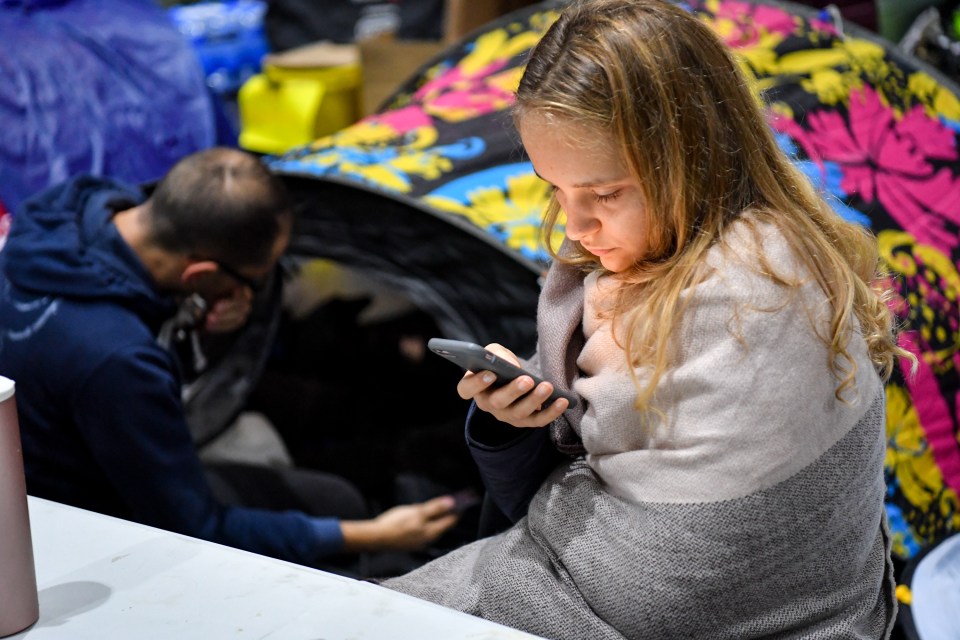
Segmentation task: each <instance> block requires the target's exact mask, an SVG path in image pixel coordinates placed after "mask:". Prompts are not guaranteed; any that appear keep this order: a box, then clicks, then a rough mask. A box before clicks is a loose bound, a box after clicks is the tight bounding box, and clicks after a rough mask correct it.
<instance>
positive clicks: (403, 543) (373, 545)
mask: <svg viewBox="0 0 960 640" xmlns="http://www.w3.org/2000/svg"><path fill="white" fill-rule="evenodd" d="M453 508H454V500H453V497H452V496H440V497H439V498H434V499H432V500H427V501H426V502H421V503H419V504H404V505H400V506H398V507H393V508H392V509H388V510H387V511H384V512H383V513H381V514H380V515H379V516H377V517H376V518H374V519H373V520H344V521H341V522H340V529H341V531H342V532H343V549H344V551H347V552H357V551H384V550H387V549H391V550H399V551H415V550H417V549H422V548H424V547H425V546H427V545H428V544H430V543H431V542H433V541H434V540H436V539H437V538H439V537H440V536H441V535H442V534H443V533H444V532H445V531H446V530H447V529H449V528H450V527H452V526H453V525H454V524H456V522H457V516H456V514H455V513H453Z"/></svg>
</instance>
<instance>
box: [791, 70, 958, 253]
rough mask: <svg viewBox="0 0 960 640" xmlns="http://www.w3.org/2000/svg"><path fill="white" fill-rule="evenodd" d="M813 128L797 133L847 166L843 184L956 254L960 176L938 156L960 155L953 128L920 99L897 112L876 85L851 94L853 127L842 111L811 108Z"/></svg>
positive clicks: (818, 154)
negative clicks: (883, 99)
mask: <svg viewBox="0 0 960 640" xmlns="http://www.w3.org/2000/svg"><path fill="white" fill-rule="evenodd" d="M808 123H809V125H810V135H807V136H801V137H797V138H796V139H797V141H798V142H799V143H800V144H801V145H803V146H804V148H805V150H806V151H807V154H808V155H809V156H810V157H811V158H813V159H814V160H815V161H826V160H832V161H834V162H836V163H837V164H839V165H840V167H841V169H842V171H843V179H842V181H841V187H842V188H843V190H844V191H846V192H847V193H849V194H851V195H853V194H856V195H859V196H860V198H862V199H863V200H864V201H865V202H874V201H879V203H880V204H881V205H882V206H883V208H884V209H885V210H886V211H887V213H889V214H890V216H891V217H892V218H893V219H894V220H896V221H897V223H898V224H899V225H900V226H901V228H902V229H903V230H905V231H907V232H909V233H910V234H911V235H913V236H914V237H915V238H916V239H917V240H918V241H919V242H921V243H924V244H929V245H931V246H933V247H935V248H937V249H938V250H940V251H942V252H943V253H946V254H947V255H949V254H950V250H951V249H952V248H953V247H955V246H956V245H957V244H958V242H960V240H958V238H957V234H956V232H955V231H951V230H948V229H947V228H946V223H947V222H950V223H952V224H954V225H957V224H960V181H958V180H957V179H956V178H955V177H954V176H953V175H952V173H951V172H950V170H949V169H947V168H940V169H937V168H936V167H935V166H934V165H933V163H932V162H931V160H948V161H953V160H956V159H957V148H956V137H955V134H954V132H953V131H952V130H951V129H949V128H948V127H946V126H944V125H943V124H941V123H940V122H939V121H937V120H934V119H931V118H929V117H928V116H927V115H926V114H925V113H924V111H923V107H922V106H920V105H917V106H915V107H913V108H912V109H911V110H910V111H908V112H907V114H906V115H905V116H904V117H903V118H901V119H900V120H897V119H896V118H895V114H894V113H893V111H892V110H891V109H890V108H889V107H887V106H884V105H883V104H882V103H881V102H880V98H879V97H878V96H877V93H876V92H875V91H874V90H873V89H872V88H870V87H865V88H864V89H863V91H860V92H857V93H853V94H851V96H850V106H849V128H848V126H847V122H846V121H845V120H844V118H843V117H842V116H841V114H840V113H838V112H837V111H828V110H822V111H815V112H812V113H810V114H809V116H808Z"/></svg>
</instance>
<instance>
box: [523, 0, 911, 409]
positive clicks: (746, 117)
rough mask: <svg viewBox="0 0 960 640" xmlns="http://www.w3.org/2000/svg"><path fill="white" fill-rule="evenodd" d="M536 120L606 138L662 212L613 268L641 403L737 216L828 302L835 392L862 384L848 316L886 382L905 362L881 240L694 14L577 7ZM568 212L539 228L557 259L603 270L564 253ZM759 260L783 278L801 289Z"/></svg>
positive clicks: (563, 18) (534, 95) (540, 65)
mask: <svg viewBox="0 0 960 640" xmlns="http://www.w3.org/2000/svg"><path fill="white" fill-rule="evenodd" d="M531 114H537V115H541V116H547V117H550V118H554V119H556V120H560V121H562V122H569V123H575V124H577V125H579V126H581V127H586V128H587V129H588V130H596V131H599V132H601V133H604V134H606V135H607V136H608V137H609V139H612V140H613V141H614V142H615V144H617V145H618V147H619V153H620V156H621V159H622V161H623V162H624V163H625V165H626V167H627V168H628V169H629V171H630V172H631V173H632V175H633V176H635V177H636V178H637V179H638V180H639V181H640V184H641V185H642V190H643V196H644V198H645V201H646V204H647V210H648V211H650V212H656V215H651V216H649V228H648V230H647V238H646V240H647V243H648V249H647V251H646V254H645V256H644V258H643V259H642V260H641V261H640V262H638V263H637V264H636V265H635V266H634V267H633V268H632V269H630V270H628V271H627V272H624V273H621V274H618V278H620V280H621V282H622V284H623V285H624V286H621V287H620V290H619V291H620V292H619V294H618V298H617V302H616V305H615V308H614V317H615V318H616V319H617V320H622V322H618V323H617V326H618V327H622V328H623V330H624V333H623V335H622V337H620V341H621V344H622V345H623V346H624V350H625V351H626V354H627V359H628V362H630V363H631V364H633V365H634V366H638V364H639V363H644V364H645V365H648V366H651V367H652V378H651V379H650V381H649V383H648V384H646V385H641V384H640V383H639V381H638V380H637V378H636V377H635V378H634V381H635V383H636V384H637V387H638V389H637V390H638V395H637V407H638V408H639V409H643V408H647V407H649V406H650V401H651V398H652V396H653V393H654V390H655V388H656V385H657V382H658V380H659V379H660V378H661V376H662V375H663V374H664V372H665V371H666V369H667V367H668V364H669V340H670V337H671V332H670V331H663V330H662V328H663V327H675V326H677V324H678V323H679V321H680V318H681V316H682V314H683V312H684V308H683V306H682V304H681V299H682V296H681V294H682V292H683V291H684V290H685V289H687V288H689V287H691V286H692V285H695V284H696V283H697V282H698V281H699V280H700V279H702V278H703V277H705V275H706V274H705V273H704V272H703V265H704V263H705V257H706V253H707V251H708V250H709V249H710V248H711V247H713V246H714V245H715V244H717V243H718V242H721V241H722V237H723V234H724V231H725V229H727V228H728V227H729V226H730V224H731V223H732V222H733V221H734V220H738V219H739V220H745V221H746V222H747V223H748V224H749V223H750V222H751V221H756V222H760V223H763V222H769V223H772V224H773V225H775V226H776V227H777V228H778V229H780V231H781V233H782V234H783V235H784V236H785V238H786V239H787V241H788V242H789V244H790V246H791V248H792V250H793V252H794V253H795V254H796V256H797V258H798V259H799V260H800V261H802V263H803V264H804V265H805V266H806V268H807V269H809V272H810V273H811V274H812V276H813V278H814V279H815V281H816V283H817V285H819V287H820V289H822V290H823V292H824V294H825V295H826V297H827V299H828V300H830V302H831V303H832V308H833V315H832V318H831V320H830V325H829V335H826V336H821V339H822V340H823V341H824V343H825V344H826V346H827V347H828V349H829V353H830V362H829V367H830V370H831V372H832V373H833V375H834V376H835V377H836V378H837V380H838V386H837V389H836V396H837V398H838V399H842V398H841V396H842V395H843V394H844V393H845V392H846V391H848V390H852V389H854V386H855V376H856V364H855V362H854V360H853V358H852V357H851V356H850V354H849V352H848V345H849V340H850V337H851V333H852V332H851V328H852V327H853V326H855V322H854V320H856V321H859V326H860V330H861V332H862V335H863V337H864V339H865V340H866V343H867V346H868V349H869V353H870V357H871V359H872V360H873V362H874V364H875V366H876V368H877V370H878V371H879V372H880V374H881V375H882V376H883V377H884V379H886V378H888V377H889V376H890V374H891V372H892V370H893V366H894V362H895V358H896V357H897V356H904V355H907V356H909V354H907V352H905V351H903V350H901V349H900V348H898V347H897V345H896V342H895V338H894V335H893V327H892V315H891V313H890V311H889V309H888V307H887V304H886V299H885V297H884V296H885V294H882V293H880V292H879V291H878V290H877V289H875V288H874V285H873V284H872V283H874V282H876V277H877V275H878V274H877V268H878V253H877V246H876V241H875V239H874V237H873V236H872V235H871V234H870V232H869V231H868V230H866V229H863V228H861V227H858V226H856V225H853V224H850V223H848V222H846V221H844V220H843V219H842V218H840V216H838V215H837V214H836V213H835V212H834V211H833V210H832V209H831V208H830V207H829V205H828V204H827V203H826V202H825V201H824V199H823V198H822V197H820V195H819V194H818V193H817V192H816V191H815V190H814V188H813V186H812V184H811V183H810V181H809V180H808V179H807V178H806V177H805V176H804V175H803V174H801V173H800V172H799V171H798V170H797V169H796V168H795V167H794V165H793V164H792V163H791V162H790V160H789V159H788V158H787V157H786V156H785V154H784V153H783V152H782V151H781V150H780V148H779V147H778V146H777V144H776V141H775V140H774V137H773V134H772V131H771V130H770V128H769V126H768V124H767V122H766V120H765V118H764V115H763V110H762V107H761V105H760V102H759V100H758V98H757V97H756V95H755V93H754V92H753V91H752V90H751V88H750V87H749V85H748V83H747V80H746V79H745V77H744V75H743V74H742V73H741V71H740V69H739V67H738V65H737V63H736V62H735V60H734V58H733V56H732V54H731V53H730V51H729V50H728V49H727V47H726V46H725V45H724V44H723V42H722V41H720V39H719V38H718V37H717V36H716V35H715V34H714V33H713V31H712V30H711V29H710V28H709V27H708V26H707V25H705V24H704V23H702V22H701V21H700V20H698V19H697V18H696V17H695V16H693V15H692V14H690V13H689V12H687V11H684V10H683V9H681V8H678V7H676V6H673V5H670V4H668V3H666V2H662V1H659V0H630V1H626V0H587V1H584V2H578V3H575V4H573V5H572V6H570V7H569V8H567V9H566V10H564V12H563V13H562V14H561V15H560V18H559V19H558V20H557V21H556V22H555V23H554V24H553V25H552V26H551V28H550V29H549V30H548V31H547V33H546V34H545V35H544V37H543V39H542V40H541V41H540V42H539V44H538V45H537V46H536V47H535V48H534V50H533V51H532V52H531V54H530V58H529V60H528V64H527V67H526V70H525V71H524V74H523V77H522V79H521V81H520V86H519V89H518V92H517V102H516V107H515V111H514V117H515V119H516V121H517V123H518V126H519V124H520V123H521V122H522V120H523V118H524V117H526V116H528V115H531ZM748 211H749V212H750V216H749V217H748V216H744V215H743V214H744V213H745V212H748ZM560 214H561V209H560V206H559V204H558V202H557V200H556V198H552V199H551V201H550V203H549V205H548V207H547V211H546V214H545V218H544V225H543V237H544V240H545V242H546V244H547V247H548V250H549V251H550V252H551V255H553V257H554V259H557V260H563V261H564V262H568V263H572V264H578V265H582V266H584V268H589V269H601V268H602V267H601V265H600V263H599V260H598V259H597V258H595V257H594V256H592V255H591V254H589V253H588V252H586V251H585V250H583V248H582V247H581V246H580V245H579V244H578V243H575V242H574V243H571V245H572V251H571V252H570V253H569V255H568V254H566V252H565V255H564V256H562V257H561V256H558V255H557V252H556V249H555V248H554V247H552V246H551V243H550V242H549V238H550V237H551V234H552V231H553V229H554V227H555V225H556V224H557V220H558V217H559V216H560ZM760 261H761V262H760V265H759V266H760V267H761V269H762V272H763V273H766V274H769V277H771V278H772V279H773V280H774V281H775V282H777V283H778V284H781V285H783V286H799V283H796V282H787V281H785V280H784V279H782V278H780V277H778V276H777V275H776V274H775V272H774V271H773V270H772V269H770V268H769V265H767V264H766V262H765V260H764V258H763V257H762V256H761V257H760ZM844 363H846V364H844Z"/></svg>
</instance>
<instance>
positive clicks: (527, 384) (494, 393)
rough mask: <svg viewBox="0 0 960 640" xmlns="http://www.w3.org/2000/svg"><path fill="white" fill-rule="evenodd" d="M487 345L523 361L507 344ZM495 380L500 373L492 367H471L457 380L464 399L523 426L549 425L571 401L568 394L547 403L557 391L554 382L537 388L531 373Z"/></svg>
mask: <svg viewBox="0 0 960 640" xmlns="http://www.w3.org/2000/svg"><path fill="white" fill-rule="evenodd" d="M486 349H487V351H490V352H492V353H495V354H497V356H499V357H501V358H503V359H504V360H507V361H509V362H512V363H513V364H515V365H518V366H519V365H520V361H519V360H517V356H516V355H514V353H513V352H512V351H510V350H509V349H507V348H506V347H504V346H501V345H499V344H488V345H487V346H486ZM494 380H496V376H495V375H494V374H492V373H490V372H489V371H479V372H477V373H472V372H470V371H468V372H467V373H466V374H464V376H463V378H461V379H460V382H459V383H458V384H457V393H458V394H460V397H461V398H463V399H464V400H473V401H474V402H476V403H477V407H479V408H480V409H482V410H483V411H486V412H487V413H489V414H491V415H493V417H494V418H496V419H497V420H499V421H500V422H506V423H507V424H510V425H513V426H514V427H521V428H529V427H545V426H547V425H548V424H550V423H551V422H553V421H554V420H556V419H557V418H559V417H560V416H561V415H562V414H563V412H564V411H566V410H567V407H568V406H569V405H570V403H569V402H568V401H567V400H566V399H565V398H559V399H557V400H555V401H553V403H551V404H549V405H547V406H546V407H544V406H543V403H544V402H546V400H547V398H548V397H549V396H550V394H551V393H553V385H552V384H550V383H549V382H546V381H544V382H541V383H540V384H539V385H537V387H536V389H534V383H533V378H531V377H530V376H520V377H518V378H517V379H516V380H513V381H512V382H510V383H508V384H505V385H503V386H502V387H491V386H490V385H492V384H493V382H494Z"/></svg>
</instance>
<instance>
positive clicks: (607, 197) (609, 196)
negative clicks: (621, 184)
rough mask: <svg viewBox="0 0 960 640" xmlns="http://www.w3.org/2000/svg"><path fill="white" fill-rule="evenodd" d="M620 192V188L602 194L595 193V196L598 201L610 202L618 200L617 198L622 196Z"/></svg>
mask: <svg viewBox="0 0 960 640" xmlns="http://www.w3.org/2000/svg"><path fill="white" fill-rule="evenodd" d="M620 193H621V190H620V189H617V190H616V191H613V192H612V193H603V194H601V193H595V194H593V198H594V199H595V200H596V201H597V202H610V201H611V200H616V199H617V198H619V197H620Z"/></svg>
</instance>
